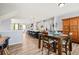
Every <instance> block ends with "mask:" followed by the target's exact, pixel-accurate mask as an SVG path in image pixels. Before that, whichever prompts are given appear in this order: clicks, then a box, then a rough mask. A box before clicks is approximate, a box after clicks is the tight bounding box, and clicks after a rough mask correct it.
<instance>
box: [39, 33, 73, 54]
mask: <svg viewBox="0 0 79 59" xmlns="http://www.w3.org/2000/svg"><path fill="white" fill-rule="evenodd" d="M41 35H43V34H42V33H39V40H38V48H39V49H40V48H41V45H42V39H41V38H40V36H41ZM47 36H48V37H50V38H52V39H56V40H58V55H62V39H63V38H64V37H67V36H68V35H66V34H61V35H52V34H48V35H47ZM69 47H70V51H72V42H70V44H69Z"/></svg>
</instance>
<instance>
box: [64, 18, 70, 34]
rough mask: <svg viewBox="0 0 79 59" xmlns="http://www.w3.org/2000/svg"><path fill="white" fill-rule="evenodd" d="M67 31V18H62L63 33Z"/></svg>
mask: <svg viewBox="0 0 79 59" xmlns="http://www.w3.org/2000/svg"><path fill="white" fill-rule="evenodd" d="M68 32H69V19H64V20H63V33H64V34H68Z"/></svg>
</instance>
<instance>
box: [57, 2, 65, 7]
mask: <svg viewBox="0 0 79 59" xmlns="http://www.w3.org/2000/svg"><path fill="white" fill-rule="evenodd" d="M64 5H65V3H58V4H57V6H58V7H60V8H62V7H64Z"/></svg>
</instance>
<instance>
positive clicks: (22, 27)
mask: <svg viewBox="0 0 79 59" xmlns="http://www.w3.org/2000/svg"><path fill="white" fill-rule="evenodd" d="M11 28H12V30H26V29H32V28H33V27H32V24H21V23H19V24H18V23H12V24H11Z"/></svg>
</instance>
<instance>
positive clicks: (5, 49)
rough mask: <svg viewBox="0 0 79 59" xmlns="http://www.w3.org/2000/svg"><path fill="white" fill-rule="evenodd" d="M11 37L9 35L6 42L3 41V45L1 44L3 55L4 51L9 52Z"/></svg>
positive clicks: (0, 48)
mask: <svg viewBox="0 0 79 59" xmlns="http://www.w3.org/2000/svg"><path fill="white" fill-rule="evenodd" d="M9 39H10V37H8V38H7V39H6V40H5V41H4V43H3V44H2V45H0V50H1V54H2V55H3V53H5V54H6V55H8V54H9V51H8V48H9V46H8V44H9Z"/></svg>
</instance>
